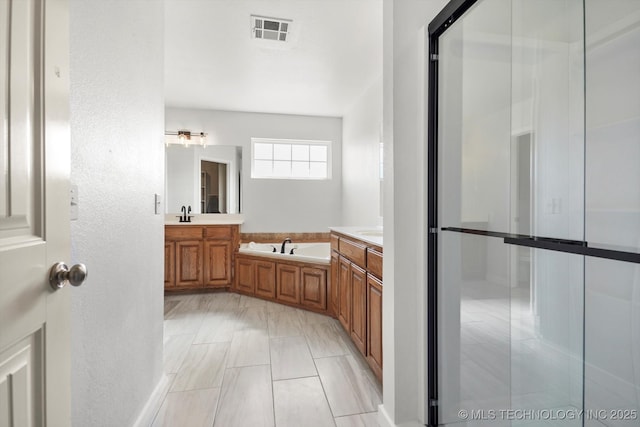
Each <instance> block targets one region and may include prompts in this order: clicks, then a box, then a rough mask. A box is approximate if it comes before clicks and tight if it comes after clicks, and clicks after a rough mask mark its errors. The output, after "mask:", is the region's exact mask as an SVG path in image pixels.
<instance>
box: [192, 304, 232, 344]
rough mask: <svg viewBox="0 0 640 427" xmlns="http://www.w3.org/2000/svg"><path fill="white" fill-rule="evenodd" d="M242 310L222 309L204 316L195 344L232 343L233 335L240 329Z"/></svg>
mask: <svg viewBox="0 0 640 427" xmlns="http://www.w3.org/2000/svg"><path fill="white" fill-rule="evenodd" d="M242 311H243V310H242V309H240V308H229V307H227V308H220V309H217V310H215V311H210V312H208V313H206V314H205V315H204V316H203V319H202V323H201V324H200V328H199V329H198V331H197V334H196V337H195V339H194V340H193V343H194V344H202V343H213V342H230V341H231V339H232V338H233V333H234V332H236V331H237V330H239V329H240V321H239V320H238V319H239V317H240V314H241V313H242Z"/></svg>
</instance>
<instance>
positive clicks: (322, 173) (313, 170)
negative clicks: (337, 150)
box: [309, 162, 328, 178]
mask: <svg viewBox="0 0 640 427" xmlns="http://www.w3.org/2000/svg"><path fill="white" fill-rule="evenodd" d="M327 172H328V171H327V163H324V162H311V163H310V164H309V176H310V177H311V178H327V177H328V174H327Z"/></svg>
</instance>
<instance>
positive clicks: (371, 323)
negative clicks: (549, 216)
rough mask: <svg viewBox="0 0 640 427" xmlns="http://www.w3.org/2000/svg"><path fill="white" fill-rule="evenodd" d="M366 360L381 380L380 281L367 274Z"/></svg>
mask: <svg viewBox="0 0 640 427" xmlns="http://www.w3.org/2000/svg"><path fill="white" fill-rule="evenodd" d="M367 362H369V366H371V369H372V370H373V372H374V373H375V374H376V376H377V377H378V379H379V380H380V381H382V282H380V281H379V280H378V279H376V278H375V277H373V276H372V275H370V274H369V275H368V276H367Z"/></svg>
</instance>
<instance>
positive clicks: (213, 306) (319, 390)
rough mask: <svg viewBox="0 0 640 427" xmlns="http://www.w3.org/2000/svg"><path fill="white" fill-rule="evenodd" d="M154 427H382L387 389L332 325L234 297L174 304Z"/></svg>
mask: <svg viewBox="0 0 640 427" xmlns="http://www.w3.org/2000/svg"><path fill="white" fill-rule="evenodd" d="M164 333H165V336H164V368H165V373H166V374H167V376H168V378H169V383H170V384H169V385H168V392H167V394H166V397H165V398H164V401H163V402H162V405H161V406H160V409H159V410H158V413H157V414H156V416H155V419H154V420H153V424H152V426H187V427H197V426H208V427H211V426H213V427H244V426H247V427H259V426H264V427H267V426H274V427H289V426H291V427H302V426H304V427H316V426H317V427H325V426H335V427H352V426H362V427H375V426H377V425H378V424H377V421H376V420H377V412H376V411H377V408H378V405H379V404H380V403H381V397H382V391H381V387H380V383H379V382H378V381H377V380H376V378H375V377H374V376H373V374H372V373H371V371H370V370H369V367H368V366H367V364H366V362H365V360H364V359H363V358H362V356H361V355H360V353H359V352H358V350H357V349H356V348H355V347H354V346H353V344H352V342H351V340H350V339H349V337H348V336H347V334H346V333H345V332H344V330H343V329H342V327H341V325H340V324H339V323H338V322H337V321H336V320H335V319H332V318H330V317H328V316H323V315H319V314H316V313H312V312H308V311H304V310H299V309H295V308H292V307H288V306H285V305H280V304H276V303H272V302H269V301H263V300H260V299H256V298H251V297H246V296H240V295H237V294H232V293H215V294H198V295H179V296H167V297H166V298H165V321H164Z"/></svg>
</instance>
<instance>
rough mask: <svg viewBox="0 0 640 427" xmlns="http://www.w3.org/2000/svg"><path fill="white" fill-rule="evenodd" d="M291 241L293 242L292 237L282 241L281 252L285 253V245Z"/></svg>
mask: <svg viewBox="0 0 640 427" xmlns="http://www.w3.org/2000/svg"><path fill="white" fill-rule="evenodd" d="M287 242H289V243H291V238H290V237H287V238H286V239H284V242H282V248H280V253H281V254H283V253H284V245H285V244H286V243H287Z"/></svg>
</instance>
